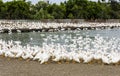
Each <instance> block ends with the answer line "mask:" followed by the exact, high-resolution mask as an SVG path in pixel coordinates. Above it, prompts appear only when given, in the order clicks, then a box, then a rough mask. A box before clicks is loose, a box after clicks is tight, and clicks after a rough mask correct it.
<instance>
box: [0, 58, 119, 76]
mask: <svg viewBox="0 0 120 76" xmlns="http://www.w3.org/2000/svg"><path fill="white" fill-rule="evenodd" d="M0 76H120V65H118V66H113V65H101V64H82V63H80V64H77V63H76V64H73V63H70V64H56V63H50V64H42V65H40V64H39V62H37V61H26V60H19V59H9V58H4V57H0Z"/></svg>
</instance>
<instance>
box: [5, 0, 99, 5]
mask: <svg viewBox="0 0 120 76" xmlns="http://www.w3.org/2000/svg"><path fill="white" fill-rule="evenodd" d="M3 1H4V2H6V1H12V0H3ZM27 1H31V2H32V3H33V4H36V3H37V2H38V1H40V0H27ZM49 1H50V3H58V4H59V3H60V2H64V1H65V0H49ZM91 1H97V0H91Z"/></svg>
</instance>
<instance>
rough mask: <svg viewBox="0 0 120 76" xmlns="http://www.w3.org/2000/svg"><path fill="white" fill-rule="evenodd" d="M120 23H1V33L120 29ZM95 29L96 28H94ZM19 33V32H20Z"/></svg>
mask: <svg viewBox="0 0 120 76" xmlns="http://www.w3.org/2000/svg"><path fill="white" fill-rule="evenodd" d="M119 26H120V23H97V22H96V23H90V22H86V23H85V22H83V23H49V22H48V23H43V22H25V21H23V22H20V21H6V20H5V21H4V20H3V21H0V32H2V30H3V29H9V30H12V29H49V28H52V29H55V30H58V28H61V29H60V30H64V28H66V27H67V28H68V27H74V28H83V27H85V29H87V27H91V28H92V27H96V28H97V27H119ZM92 29H94V28H92ZM18 31H19V30H18Z"/></svg>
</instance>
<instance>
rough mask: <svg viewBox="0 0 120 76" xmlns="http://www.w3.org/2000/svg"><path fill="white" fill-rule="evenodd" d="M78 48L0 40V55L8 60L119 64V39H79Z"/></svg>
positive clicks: (96, 37)
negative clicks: (23, 44) (8, 58)
mask: <svg viewBox="0 0 120 76" xmlns="http://www.w3.org/2000/svg"><path fill="white" fill-rule="evenodd" d="M75 42H77V43H78V44H79V45H80V46H79V47H78V48H79V49H76V48H74V47H73V46H74V45H75V46H76V44H75V43H73V44H71V45H67V46H69V48H70V49H67V48H66V46H63V45H61V44H46V43H44V44H43V45H42V46H41V47H40V46H30V45H26V46H22V45H21V42H20V41H7V42H6V41H3V40H0V55H1V56H4V57H10V58H22V59H29V60H36V61H39V62H40V64H45V63H46V64H47V63H54V62H56V63H59V64H61V63H101V64H120V43H119V42H120V39H118V38H111V39H110V40H108V41H107V40H105V39H104V38H102V37H100V36H95V39H94V40H92V39H90V38H84V39H83V38H82V37H79V38H78V39H77V40H75Z"/></svg>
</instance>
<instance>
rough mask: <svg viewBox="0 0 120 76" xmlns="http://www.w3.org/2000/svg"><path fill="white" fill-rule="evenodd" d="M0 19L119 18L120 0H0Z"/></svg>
mask: <svg viewBox="0 0 120 76" xmlns="http://www.w3.org/2000/svg"><path fill="white" fill-rule="evenodd" d="M0 19H37V20H39V19H88V20H95V19H120V1H116V0H109V1H108V2H105V0H98V2H92V1H89V0H68V1H66V2H64V3H60V4H55V3H54V4H49V3H46V2H43V1H39V2H38V3H37V4H32V3H31V2H30V1H29V2H27V1H26V0H13V1H9V2H5V3H4V2H3V1H2V0H0Z"/></svg>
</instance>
